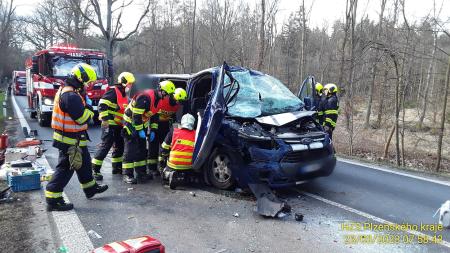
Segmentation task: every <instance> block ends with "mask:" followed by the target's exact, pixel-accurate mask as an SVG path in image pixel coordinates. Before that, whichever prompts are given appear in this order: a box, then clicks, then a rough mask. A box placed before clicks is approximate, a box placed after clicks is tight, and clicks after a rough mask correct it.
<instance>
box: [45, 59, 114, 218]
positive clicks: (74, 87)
mask: <svg viewBox="0 0 450 253" xmlns="http://www.w3.org/2000/svg"><path fill="white" fill-rule="evenodd" d="M96 79H97V75H96V73H95V70H94V68H93V67H92V66H90V65H88V64H86V63H81V64H78V65H76V66H75V67H74V68H73V69H72V70H71V74H70V75H69V76H68V77H67V79H66V81H65V84H64V85H63V86H61V87H60V88H59V90H58V92H57V94H56V96H55V101H54V107H53V114H52V124H51V126H52V128H53V129H54V133H53V147H55V148H57V149H59V158H58V164H57V165H56V168H55V174H53V176H52V179H51V180H50V182H49V183H48V184H47V187H46V191H45V197H46V202H47V210H49V211H68V210H71V209H73V204H71V203H66V202H65V201H64V198H63V190H64V187H65V186H66V185H67V183H68V182H69V180H70V178H71V177H72V175H73V173H74V171H76V173H77V176H78V181H79V182H80V184H81V188H82V189H83V191H84V193H85V195H86V198H88V199H89V198H92V197H93V196H94V195H95V194H97V193H102V192H104V191H106V190H107V189H108V186H107V185H99V184H97V182H96V181H95V179H94V178H93V177H92V167H91V157H90V155H89V152H88V149H87V141H88V140H89V137H88V134H87V129H88V122H89V121H90V120H91V119H92V117H93V115H94V112H93V109H92V101H91V100H90V99H89V98H88V97H87V96H82V95H81V94H84V93H85V92H84V89H85V85H87V83H89V82H91V81H95V80H96Z"/></svg>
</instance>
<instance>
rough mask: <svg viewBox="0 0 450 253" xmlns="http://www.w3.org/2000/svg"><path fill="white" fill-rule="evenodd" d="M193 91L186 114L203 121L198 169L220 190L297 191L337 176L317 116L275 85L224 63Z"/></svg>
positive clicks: (198, 79) (202, 75)
mask: <svg viewBox="0 0 450 253" xmlns="http://www.w3.org/2000/svg"><path fill="white" fill-rule="evenodd" d="M187 91H188V94H189V103H188V105H189V106H186V107H185V108H184V112H185V113H186V112H189V113H191V114H192V115H195V116H196V117H197V121H198V122H197V139H196V144H195V151H194V160H193V167H194V169H195V170H196V171H198V172H202V173H203V174H204V177H205V180H206V181H207V182H208V183H210V184H212V185H214V186H215V187H217V188H220V189H230V188H232V187H234V186H236V185H239V186H241V187H245V186H246V185H248V184H249V183H267V184H268V185H269V186H270V187H272V188H279V187H290V186H294V185H297V184H301V183H303V182H304V181H306V180H310V179H313V178H317V177H323V176H328V175H330V174H331V173H332V172H333V170H334V167H335V165H336V157H335V154H334V149H333V145H332V142H331V139H330V138H329V137H328V135H327V134H326V133H325V132H324V131H323V129H322V127H321V126H320V125H319V124H318V123H317V122H316V121H315V120H314V114H315V112H314V111H307V110H305V108H304V103H303V102H302V101H301V100H300V98H298V97H297V96H295V95H294V94H293V93H292V92H291V91H290V90H289V89H288V88H287V87H286V86H285V85H284V84H283V83H282V82H280V81H279V80H277V79H276V78H274V77H272V76H269V75H266V74H263V73H261V72H258V71H254V70H251V69H246V68H242V67H233V66H228V65H227V64H226V63H224V65H222V66H220V67H215V68H210V69H207V70H203V71H201V72H199V73H197V74H194V75H192V76H191V78H190V79H189V81H188V84H187Z"/></svg>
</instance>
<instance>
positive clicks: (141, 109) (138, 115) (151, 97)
mask: <svg viewBox="0 0 450 253" xmlns="http://www.w3.org/2000/svg"><path fill="white" fill-rule="evenodd" d="M158 101H159V99H158V98H157V96H156V94H155V90H145V91H143V92H140V93H138V94H136V95H135V96H134V97H133V99H132V100H131V102H130V103H129V104H128V106H127V108H126V109H125V113H124V115H123V119H124V121H125V127H124V129H125V130H126V131H127V133H128V134H129V135H131V134H132V132H133V131H134V130H136V131H140V130H142V129H144V128H147V127H148V126H149V124H150V122H149V121H150V118H151V117H152V116H153V115H154V114H156V108H157V106H158Z"/></svg>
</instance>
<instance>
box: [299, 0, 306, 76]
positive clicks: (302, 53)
mask: <svg viewBox="0 0 450 253" xmlns="http://www.w3.org/2000/svg"><path fill="white" fill-rule="evenodd" d="M301 10H302V13H301V15H302V35H301V40H300V43H301V45H300V62H299V63H300V64H299V80H300V81H301V80H303V78H304V75H305V69H306V66H305V65H306V61H305V59H306V55H305V54H306V50H305V47H306V16H305V0H303V1H302V9H301Z"/></svg>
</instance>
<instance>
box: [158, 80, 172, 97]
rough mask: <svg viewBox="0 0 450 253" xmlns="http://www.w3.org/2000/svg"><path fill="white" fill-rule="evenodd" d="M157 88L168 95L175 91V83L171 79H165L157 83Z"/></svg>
mask: <svg viewBox="0 0 450 253" xmlns="http://www.w3.org/2000/svg"><path fill="white" fill-rule="evenodd" d="M159 89H160V90H161V91H164V92H166V93H167V94H168V95H170V94H172V93H174V92H175V84H173V82H172V81H169V80H165V81H162V82H160V83H159Z"/></svg>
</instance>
